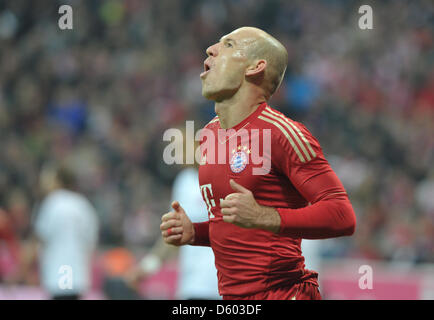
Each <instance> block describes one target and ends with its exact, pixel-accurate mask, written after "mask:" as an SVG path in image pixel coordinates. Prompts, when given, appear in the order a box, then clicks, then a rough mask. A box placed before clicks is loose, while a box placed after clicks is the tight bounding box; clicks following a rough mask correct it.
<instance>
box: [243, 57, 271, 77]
mask: <svg viewBox="0 0 434 320" xmlns="http://www.w3.org/2000/svg"><path fill="white" fill-rule="evenodd" d="M266 67H267V60H264V59H260V60H256V61H254V63H252V64H251V65H250V66H249V67H248V68H247V69H246V77H257V76H258V75H260V74H264V73H265V68H266Z"/></svg>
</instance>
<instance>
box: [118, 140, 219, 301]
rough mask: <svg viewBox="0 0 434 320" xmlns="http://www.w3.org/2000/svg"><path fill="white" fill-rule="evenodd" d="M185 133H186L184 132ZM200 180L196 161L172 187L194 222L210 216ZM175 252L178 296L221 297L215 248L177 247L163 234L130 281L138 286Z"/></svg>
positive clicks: (181, 174)
mask: <svg viewBox="0 0 434 320" xmlns="http://www.w3.org/2000/svg"><path fill="white" fill-rule="evenodd" d="M184 137H186V135H185V134H184ZM196 147H197V144H196ZM185 150H186V149H185V145H184V151H185ZM184 154H185V153H184ZM184 163H185V162H184ZM198 181H199V180H198V170H197V163H196V164H195V165H190V166H186V167H185V168H184V169H183V170H181V171H180V172H179V173H178V175H177V176H176V178H175V181H174V183H173V188H172V199H176V200H177V201H178V202H179V203H180V204H181V205H182V207H183V208H185V210H186V212H188V217H189V218H190V220H191V221H193V222H202V221H207V220H208V212H207V209H206V205H205V202H204V201H203V199H202V195H201V193H200V189H199V183H198ZM173 252H178V262H179V269H178V270H179V273H178V286H177V291H176V297H177V299H182V300H189V299H210V300H216V299H218V300H219V299H221V296H220V295H219V293H218V286H217V269H216V267H215V264H214V254H213V252H212V249H211V248H209V247H198V246H182V247H179V248H177V247H173V246H169V245H167V244H165V243H164V241H163V240H162V238H159V240H158V241H157V243H156V244H155V245H154V247H153V248H152V249H151V250H150V253H149V254H148V255H146V256H145V257H144V258H143V259H142V260H141V262H140V264H139V266H138V267H136V268H134V270H132V271H131V272H130V273H129V274H127V275H126V280H127V282H129V283H130V284H132V285H134V286H136V284H137V282H138V281H139V280H140V279H142V278H143V277H145V276H147V275H151V274H152V273H154V272H156V271H158V269H159V268H160V266H161V264H162V263H163V262H164V261H165V260H167V259H168V258H169V257H170V256H172V253H173Z"/></svg>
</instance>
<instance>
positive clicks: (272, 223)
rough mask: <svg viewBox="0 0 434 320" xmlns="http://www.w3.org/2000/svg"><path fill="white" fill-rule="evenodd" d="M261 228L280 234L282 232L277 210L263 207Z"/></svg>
mask: <svg viewBox="0 0 434 320" xmlns="http://www.w3.org/2000/svg"><path fill="white" fill-rule="evenodd" d="M259 221H260V226H259V228H261V229H265V230H268V231H271V232H273V233H278V232H279V231H280V223H281V219H280V215H279V212H277V210H276V209H275V208H272V207H266V206H261V214H260V220H259Z"/></svg>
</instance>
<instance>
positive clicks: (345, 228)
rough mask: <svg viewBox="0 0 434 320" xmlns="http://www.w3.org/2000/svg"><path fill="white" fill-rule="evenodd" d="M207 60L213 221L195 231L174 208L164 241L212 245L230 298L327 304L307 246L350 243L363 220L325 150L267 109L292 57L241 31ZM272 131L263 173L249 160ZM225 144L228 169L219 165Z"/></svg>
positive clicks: (205, 186) (255, 32) (202, 173)
mask: <svg viewBox="0 0 434 320" xmlns="http://www.w3.org/2000/svg"><path fill="white" fill-rule="evenodd" d="M206 53H207V55H208V58H207V59H206V60H205V62H204V69H205V70H204V72H203V73H202V74H201V75H200V77H201V79H202V94H203V96H204V97H205V98H207V99H210V100H213V101H215V111H216V114H217V116H216V117H215V118H214V119H213V120H211V121H210V122H209V123H208V124H207V125H206V126H205V129H207V130H208V131H211V132H213V133H214V141H212V142H214V144H215V146H216V147H215V148H214V149H215V151H214V153H215V154H213V152H209V150H208V149H207V148H203V149H201V152H202V156H203V158H204V160H205V161H204V162H203V163H201V166H200V168H199V184H200V189H201V191H202V196H203V198H204V201H205V203H206V204H207V208H208V217H209V220H208V221H206V222H202V223H192V222H191V221H190V220H189V219H188V217H187V215H186V213H185V211H184V209H183V208H182V207H181V205H180V203H179V202H177V201H174V202H173V203H172V208H173V211H171V212H168V213H166V214H165V215H163V217H162V223H161V226H160V229H161V231H162V236H163V239H164V240H165V242H166V243H168V244H172V245H176V246H180V245H187V244H189V245H202V246H211V248H212V249H213V252H214V255H215V264H216V267H217V271H218V283H219V292H220V294H221V295H222V296H223V299H249V300H251V299H293V300H295V299H321V295H320V292H319V290H318V281H317V278H318V274H317V273H316V272H314V271H311V270H307V269H305V265H304V258H303V256H302V253H301V249H300V245H301V239H303V238H305V239H325V238H332V237H339V236H349V235H352V234H353V233H354V231H355V224H356V219H355V214H354V211H353V208H352V206H351V203H350V201H349V199H348V195H347V193H346V192H345V189H344V187H343V185H342V183H341V182H340V180H339V179H338V177H337V176H336V174H335V173H334V172H333V170H332V169H331V167H330V165H329V164H328V162H327V160H326V159H325V158H324V155H323V152H322V150H321V147H320V145H319V143H318V141H317V140H316V139H315V138H314V137H313V136H312V134H311V133H310V132H309V131H308V130H307V129H306V127H304V126H303V125H302V124H301V123H298V122H296V121H294V120H292V119H289V118H288V117H286V116H285V115H283V114H282V113H280V112H278V111H277V110H275V109H273V108H271V107H270V106H269V105H268V104H267V100H269V98H270V97H271V96H272V94H273V93H274V92H275V91H276V90H277V88H278V87H279V85H280V83H281V81H282V79H283V76H284V73H285V70H286V66H287V59H288V54H287V51H286V49H285V48H284V46H283V45H282V44H281V43H280V42H279V41H278V40H276V39H275V38H273V37H272V36H271V35H269V34H267V33H266V32H264V31H262V30H260V29H257V28H252V27H243V28H239V29H237V30H235V31H233V32H231V33H229V34H227V35H225V36H223V37H222V38H221V39H220V41H219V42H218V43H216V44H214V45H212V46H210V47H209V48H208V49H207V50H206ZM228 129H232V131H235V132H236V133H237V132H239V131H241V130H247V131H248V132H250V133H251V134H250V135H249V136H248V141H247V142H248V143H245V142H244V143H243V144H242V145H241V144H239V143H238V137H237V135H235V136H234V135H233V134H232V135H226V136H224V138H221V134H220V133H221V131H222V130H223V131H224V130H228ZM258 132H259V133H258ZM267 132H268V133H269V132H271V139H269V144H270V145H267V144H266V145H265V147H262V151H263V157H264V159H265V160H269V161H270V163H271V165H270V168H269V170H265V171H264V172H263V174H257V172H258V171H257V169H258V168H259V169H260V167H261V165H258V164H256V163H255V162H254V161H249V160H252V159H250V158H251V156H252V154H253V150H252V149H253V147H254V144H255V143H256V144H257V142H258V141H260V142H261V141H262V142H263V141H266V142H267V141H268V140H267V139H266V138H267ZM210 137H212V135H207V139H206V141H205V139H204V140H203V141H202V144H201V146H202V145H203V144H204V143H205V142H206V143H207V145H209V144H210V142H211V141H209V140H210V139H211V138H210ZM233 139H237V141H235V146H236V147H235V148H232V149H231V148H230V146H231V142H232V145H234V144H233V143H234V141H233ZM219 145H220V147H218V146H219ZM222 145H224V146H225V149H224V151H225V153H224V157H225V160H226V161H225V162H222V161H217V160H216V159H219V160H221V158H222V157H223V156H222V155H221V154H220V153H221V150H222V148H221V146H222ZM259 145H262V144H261V143H260V144H259ZM219 156H220V157H219ZM213 158H214V159H213ZM265 160H264V161H265ZM255 169H256V171H255ZM255 172H256V174H255Z"/></svg>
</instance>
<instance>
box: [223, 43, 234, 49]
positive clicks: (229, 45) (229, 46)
mask: <svg viewBox="0 0 434 320" xmlns="http://www.w3.org/2000/svg"><path fill="white" fill-rule="evenodd" d="M225 46H226V47H228V48H231V47H233V46H232V43H230V42H226V44H225Z"/></svg>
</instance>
